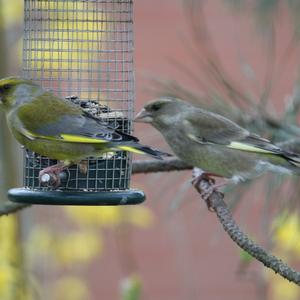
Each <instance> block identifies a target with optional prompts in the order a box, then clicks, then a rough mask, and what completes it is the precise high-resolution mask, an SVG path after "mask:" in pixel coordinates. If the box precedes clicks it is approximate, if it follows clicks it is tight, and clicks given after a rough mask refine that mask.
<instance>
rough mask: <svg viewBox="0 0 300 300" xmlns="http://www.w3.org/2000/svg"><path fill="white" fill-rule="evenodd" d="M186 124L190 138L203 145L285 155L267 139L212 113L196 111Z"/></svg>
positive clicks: (190, 115) (191, 113) (187, 118)
mask: <svg viewBox="0 0 300 300" xmlns="http://www.w3.org/2000/svg"><path fill="white" fill-rule="evenodd" d="M184 122H185V124H184V127H185V133H186V134H187V135H188V137H189V138H190V139H192V140H194V141H197V142H199V143H201V144H217V145H223V146H225V147H228V148H232V149H237V150H243V151H250V152H258V153H269V154H280V155H282V153H283V152H282V150H281V149H280V148H279V147H277V146H275V145H273V144H272V143H271V142H270V141H268V140H267V139H264V138H261V137H260V136H258V135H255V134H251V133H249V131H248V130H246V129H244V128H242V127H240V126H239V125H237V124H235V123H234V122H232V121H230V120H228V119H226V118H224V117H222V116H220V115H217V114H214V113H211V112H206V111H202V110H200V109H199V110H198V109H197V110H194V111H193V112H190V113H189V114H188V115H187V117H186V119H185V121H184Z"/></svg>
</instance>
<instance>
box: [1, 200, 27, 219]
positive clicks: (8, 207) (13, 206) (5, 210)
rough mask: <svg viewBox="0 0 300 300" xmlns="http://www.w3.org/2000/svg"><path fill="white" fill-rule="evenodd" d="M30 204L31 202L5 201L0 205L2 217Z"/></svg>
mask: <svg viewBox="0 0 300 300" xmlns="http://www.w3.org/2000/svg"><path fill="white" fill-rule="evenodd" d="M29 206H30V205H29V204H24V203H15V202H10V201H5V202H3V203H1V205H0V217H1V216H5V215H9V214H13V213H16V212H17V211H19V210H21V209H23V208H26V207H29Z"/></svg>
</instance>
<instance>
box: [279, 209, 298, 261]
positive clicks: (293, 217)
mask: <svg viewBox="0 0 300 300" xmlns="http://www.w3.org/2000/svg"><path fill="white" fill-rule="evenodd" d="M299 235H300V219H299V216H298V215H297V214H296V213H294V214H290V215H289V216H286V214H283V215H282V217H281V218H278V219H277V220H276V221H275V234H274V241H275V242H276V247H277V248H278V249H281V250H284V251H292V252H293V253H294V254H295V255H297V256H300V240H299Z"/></svg>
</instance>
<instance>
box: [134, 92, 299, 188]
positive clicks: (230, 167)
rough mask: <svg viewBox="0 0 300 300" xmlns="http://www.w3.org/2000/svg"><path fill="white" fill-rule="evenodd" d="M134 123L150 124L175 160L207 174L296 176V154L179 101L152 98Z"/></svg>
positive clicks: (236, 179)
mask: <svg viewBox="0 0 300 300" xmlns="http://www.w3.org/2000/svg"><path fill="white" fill-rule="evenodd" d="M135 121H136V122H144V123H150V124H152V125H153V126H154V127H155V128H156V129H157V130H158V131H160V133H161V134H162V135H163V136H164V138H165V140H166V141H167V143H168V144H169V145H170V147H171V148H172V150H173V151H174V153H175V154H176V155H177V156H178V157H179V158H180V159H182V160H183V161H184V162H186V163H187V164H189V165H191V166H194V167H197V168H200V169H202V170H203V171H204V173H205V174H208V175H210V176H217V177H224V178H226V179H229V180H231V181H233V182H235V183H237V182H239V181H244V180H247V179H252V178H254V177H257V176H259V175H261V174H262V173H264V172H265V171H274V172H278V173H285V174H293V173H296V174H300V168H299V166H300V156H299V155H298V154H295V153H292V152H288V151H285V150H283V149H281V148H280V147H278V146H276V145H274V144H272V143H271V142H270V141H269V140H267V139H264V138H262V137H260V136H258V135H256V134H253V133H250V132H249V131H248V130H246V129H244V128H242V127H240V126H239V125H237V124H235V123H234V122H232V121H231V120H229V119H227V118H225V117H223V116H221V115H219V114H216V113H213V112H210V111H206V110H204V109H201V108H198V107H195V106H193V105H191V104H189V103H188V102H185V101H183V100H180V99H176V98H172V97H163V98H160V99H157V100H153V101H151V102H149V103H148V104H146V105H145V106H144V108H143V109H142V110H141V111H140V112H139V113H138V114H137V116H136V118H135Z"/></svg>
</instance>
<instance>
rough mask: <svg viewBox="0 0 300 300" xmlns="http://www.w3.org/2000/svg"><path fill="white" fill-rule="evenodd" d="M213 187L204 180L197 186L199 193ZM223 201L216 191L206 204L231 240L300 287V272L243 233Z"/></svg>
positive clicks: (222, 197) (222, 196) (220, 194)
mask: <svg viewBox="0 0 300 300" xmlns="http://www.w3.org/2000/svg"><path fill="white" fill-rule="evenodd" d="M211 187H212V182H209V181H207V179H202V180H201V182H199V184H198V185H197V186H195V188H196V189H197V191H198V192H200V193H201V190H203V189H205V190H209V189H211ZM223 199H224V195H223V194H222V193H220V192H218V191H214V192H213V193H212V194H211V196H210V197H209V198H208V199H207V200H206V204H207V205H208V206H209V208H210V209H211V210H213V211H214V212H215V213H216V214H217V217H218V218H219V221H220V222H221V224H222V226H223V228H224V230H225V231H226V232H227V233H228V235H229V236H230V238H231V239H232V240H233V241H234V242H235V243H236V244H237V245H238V246H240V247H241V248H242V249H243V250H244V251H246V252H247V253H249V254H250V255H251V256H252V257H254V258H256V259H257V260H259V261H260V262H262V263H263V264H264V266H266V267H268V268H270V269H272V270H273V271H274V272H275V273H278V274H279V275H280V276H282V277H284V278H285V279H287V280H289V281H291V282H294V283H295V284H297V285H300V272H297V271H295V270H294V269H292V268H290V267H289V266H288V265H287V264H286V263H284V262H283V261H282V260H281V259H279V258H277V257H276V256H274V255H272V254H269V253H267V251H266V250H265V249H263V248H262V247H261V246H259V245H257V244H256V243H255V242H253V241H252V240H251V239H249V237H248V236H247V235H246V234H245V233H244V232H243V231H241V229H240V228H239V227H238V225H237V224H236V222H235V221H234V219H233V217H232V214H231V212H230V210H229V209H228V207H227V205H226V203H225V202H224V200H223Z"/></svg>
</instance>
